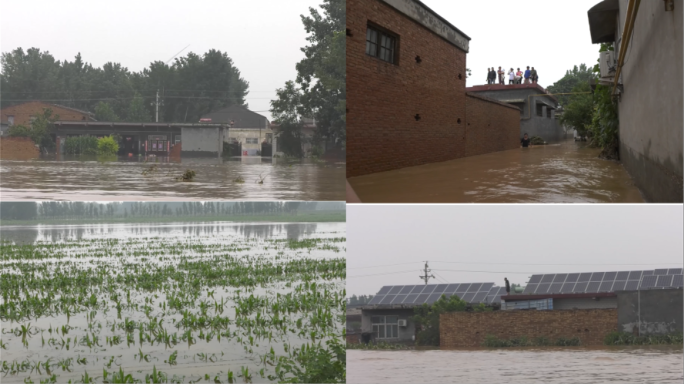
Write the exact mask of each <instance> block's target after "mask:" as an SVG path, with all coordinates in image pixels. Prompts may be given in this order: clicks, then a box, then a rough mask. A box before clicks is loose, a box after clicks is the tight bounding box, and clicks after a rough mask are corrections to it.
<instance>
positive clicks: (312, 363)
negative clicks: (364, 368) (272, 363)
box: [276, 335, 347, 383]
mask: <svg viewBox="0 0 684 384" xmlns="http://www.w3.org/2000/svg"><path fill="white" fill-rule="evenodd" d="M330 336H331V339H330V340H328V341H326V342H325V344H326V346H325V347H324V346H322V345H321V344H320V343H317V344H310V345H308V344H305V345H304V347H302V348H300V349H299V350H298V351H297V352H298V353H296V354H295V357H294V358H288V357H281V359H280V361H279V362H278V366H277V367H276V373H277V374H278V377H279V379H280V380H279V381H280V382H281V383H344V382H346V376H347V374H346V370H347V351H346V349H345V346H344V345H342V343H341V342H340V339H341V337H339V335H330ZM342 336H344V335H342ZM287 374H290V375H292V376H287Z"/></svg>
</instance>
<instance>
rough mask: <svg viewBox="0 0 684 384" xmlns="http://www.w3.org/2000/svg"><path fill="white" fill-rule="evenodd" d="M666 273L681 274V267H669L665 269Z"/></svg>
mask: <svg viewBox="0 0 684 384" xmlns="http://www.w3.org/2000/svg"><path fill="white" fill-rule="evenodd" d="M667 274H668V275H681V274H682V268H670V269H668V270H667Z"/></svg>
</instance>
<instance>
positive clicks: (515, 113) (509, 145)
mask: <svg viewBox="0 0 684 384" xmlns="http://www.w3.org/2000/svg"><path fill="white" fill-rule="evenodd" d="M519 135H520V110H519V109H518V108H517V107H514V106H512V105H510V104H505V103H501V102H499V101H496V100H492V99H488V98H486V97H482V96H478V95H473V94H470V93H467V94H466V135H465V136H466V147H465V148H466V149H465V156H475V155H482V154H485V153H490V152H497V151H505V150H507V149H514V148H518V147H519V146H520V137H519Z"/></svg>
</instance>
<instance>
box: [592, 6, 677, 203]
mask: <svg viewBox="0 0 684 384" xmlns="http://www.w3.org/2000/svg"><path fill="white" fill-rule="evenodd" d="M678 7H679V8H678ZM681 7H682V3H681V1H641V2H636V1H634V0H605V1H602V2H600V3H598V4H596V5H595V6H594V7H592V8H591V9H590V10H589V11H588V17H589V27H590V32H591V40H592V43H594V44H599V43H611V44H612V45H613V47H614V48H615V52H614V54H610V53H606V54H604V55H603V56H602V61H604V64H605V74H602V80H603V81H604V82H609V83H611V84H612V81H613V80H614V79H615V76H616V75H618V72H619V79H618V85H619V86H618V87H617V89H616V90H615V91H614V92H615V96H616V97H617V100H618V113H619V120H620V123H619V124H620V126H619V140H620V143H619V153H620V160H621V161H622V163H623V164H624V166H625V168H626V169H627V171H628V172H629V173H630V175H631V176H632V178H633V179H634V181H635V184H636V185H637V186H638V187H639V189H640V190H641V191H642V192H643V194H644V196H645V197H646V199H647V200H649V201H654V202H663V203H664V202H682V200H683V196H682V194H683V189H682V168H683V167H684V165H683V164H684V157H683V155H682V150H683V149H682V141H683V132H684V112H683V111H684V108H682V105H684V95H682V84H683V83H684V75H683V72H684V60H683V55H684V53H683V47H682V34H683V32H684V31H683V29H682V9H681ZM630 9H634V11H633V12H631V16H632V17H630V18H628V14H629V13H630V12H629V10H630ZM632 27H633V28H632ZM621 52H623V53H624V56H625V57H626V59H625V58H623V60H622V62H620V61H619V59H620V56H621V55H620V53H621Z"/></svg>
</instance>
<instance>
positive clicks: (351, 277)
mask: <svg viewBox="0 0 684 384" xmlns="http://www.w3.org/2000/svg"><path fill="white" fill-rule="evenodd" d="M409 272H410V273H414V272H415V271H414V270H410V271H401V272H387V273H375V274H372V275H357V276H347V279H353V278H355V277H366V276H380V275H398V274H400V273H409Z"/></svg>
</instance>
